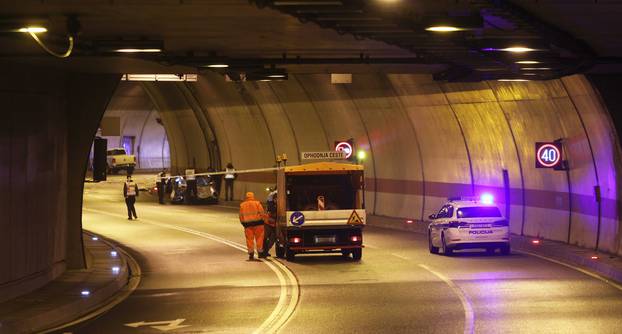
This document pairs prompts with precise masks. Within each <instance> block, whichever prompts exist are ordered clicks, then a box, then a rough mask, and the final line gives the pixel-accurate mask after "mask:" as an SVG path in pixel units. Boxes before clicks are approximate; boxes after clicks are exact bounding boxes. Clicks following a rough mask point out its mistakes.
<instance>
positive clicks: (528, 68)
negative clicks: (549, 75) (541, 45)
mask: <svg viewBox="0 0 622 334" xmlns="http://www.w3.org/2000/svg"><path fill="white" fill-rule="evenodd" d="M550 69H551V68H550V67H523V68H521V70H523V71H548V70H550Z"/></svg>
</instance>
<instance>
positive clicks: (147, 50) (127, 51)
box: [114, 48, 162, 53]
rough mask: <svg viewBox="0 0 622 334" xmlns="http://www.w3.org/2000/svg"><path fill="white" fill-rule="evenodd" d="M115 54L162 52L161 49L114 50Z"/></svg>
mask: <svg viewBox="0 0 622 334" xmlns="http://www.w3.org/2000/svg"><path fill="white" fill-rule="evenodd" d="M114 51H115V52H122V53H136V52H162V49H129V48H128V49H116V50H114Z"/></svg>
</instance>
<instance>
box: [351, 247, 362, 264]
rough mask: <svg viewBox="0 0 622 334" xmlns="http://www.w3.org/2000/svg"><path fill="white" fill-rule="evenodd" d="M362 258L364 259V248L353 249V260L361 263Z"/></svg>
mask: <svg viewBox="0 0 622 334" xmlns="http://www.w3.org/2000/svg"><path fill="white" fill-rule="evenodd" d="M362 257H363V248H354V249H352V259H353V260H354V261H360V260H361V258H362Z"/></svg>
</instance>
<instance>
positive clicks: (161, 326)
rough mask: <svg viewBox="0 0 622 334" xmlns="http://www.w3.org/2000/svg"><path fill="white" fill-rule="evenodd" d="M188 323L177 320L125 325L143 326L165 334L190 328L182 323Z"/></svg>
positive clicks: (128, 325)
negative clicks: (165, 333)
mask: <svg viewBox="0 0 622 334" xmlns="http://www.w3.org/2000/svg"><path fill="white" fill-rule="evenodd" d="M184 321H186V319H175V320H164V321H150V322H147V321H140V322H133V323H129V324H125V326H127V327H132V328H138V327H142V326H149V327H151V328H153V329H157V330H160V331H163V332H168V331H172V330H175V329H180V328H184V327H190V325H182V323H183V322H184Z"/></svg>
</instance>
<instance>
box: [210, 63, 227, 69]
mask: <svg viewBox="0 0 622 334" xmlns="http://www.w3.org/2000/svg"><path fill="white" fill-rule="evenodd" d="M205 67H209V68H227V67H229V64H208V65H205Z"/></svg>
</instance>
